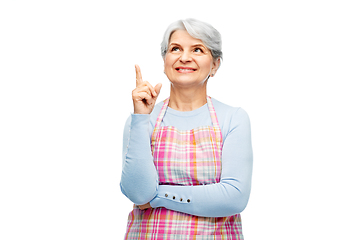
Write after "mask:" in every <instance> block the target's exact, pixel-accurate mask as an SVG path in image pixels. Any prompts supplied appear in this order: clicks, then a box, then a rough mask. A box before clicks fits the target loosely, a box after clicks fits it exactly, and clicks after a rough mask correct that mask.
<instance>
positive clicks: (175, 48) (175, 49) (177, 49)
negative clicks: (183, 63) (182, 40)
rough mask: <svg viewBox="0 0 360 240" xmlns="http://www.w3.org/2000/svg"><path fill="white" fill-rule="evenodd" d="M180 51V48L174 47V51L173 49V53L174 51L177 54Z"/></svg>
mask: <svg viewBox="0 0 360 240" xmlns="http://www.w3.org/2000/svg"><path fill="white" fill-rule="evenodd" d="M179 50H180V48H178V47H173V48H172V49H171V51H173V52H176V51H179Z"/></svg>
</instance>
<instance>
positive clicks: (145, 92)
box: [132, 65, 162, 114]
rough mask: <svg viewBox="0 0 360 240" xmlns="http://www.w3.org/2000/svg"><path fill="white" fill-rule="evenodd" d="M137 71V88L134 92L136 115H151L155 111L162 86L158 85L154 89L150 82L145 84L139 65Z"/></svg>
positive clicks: (136, 66)
mask: <svg viewBox="0 0 360 240" xmlns="http://www.w3.org/2000/svg"><path fill="white" fill-rule="evenodd" d="M135 71H136V88H135V89H134V90H133V91H132V99H133V103H134V114H150V113H151V112H152V110H153V109H154V106H155V103H156V99H157V98H158V96H159V93H160V89H161V86H162V85H161V83H158V84H157V85H156V86H155V87H153V86H151V84H150V83H149V82H146V81H145V82H144V81H143V80H142V76H141V71H140V67H139V66H138V65H135Z"/></svg>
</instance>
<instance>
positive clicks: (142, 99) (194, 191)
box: [120, 19, 252, 239]
mask: <svg viewBox="0 0 360 240" xmlns="http://www.w3.org/2000/svg"><path fill="white" fill-rule="evenodd" d="M161 53H162V57H163V59H164V72H165V74H166V76H167V77H168V78H169V81H170V83H171V84H170V86H171V90H170V97H169V98H168V99H166V100H164V101H163V102H160V103H158V104H155V103H156V100H157V97H158V96H159V92H160V89H161V84H157V85H156V86H155V87H153V86H151V84H149V83H148V82H146V81H143V80H142V76H141V72H140V68H139V66H137V65H136V66H135V69H136V88H135V90H134V91H133V92H132V99H133V104H134V114H131V116H130V117H129V118H128V120H127V122H126V125H125V130H124V147H123V168H122V175H121V182H120V187H121V191H122V192H123V194H124V195H125V196H126V197H128V198H129V199H130V200H131V201H132V202H133V203H134V209H133V210H132V211H131V212H130V214H129V217H128V224H127V231H126V236H125V239H243V234H242V225H241V218H240V212H241V211H243V210H244V208H245V206H246V205H247V202H248V199H249V195H250V185H251V175H252V147H251V137H250V123H249V118H248V115H247V113H246V112H245V111H244V110H243V109H242V108H238V107H237V108H236V107H231V106H229V105H226V104H224V103H221V102H219V101H217V100H215V99H214V98H210V97H209V96H207V91H206V86H207V83H208V80H209V78H210V77H214V76H215V74H216V72H217V70H218V68H219V66H220V61H221V59H222V51H221V36H220V34H219V32H218V31H217V30H216V29H215V28H213V27H212V26H211V25H209V24H207V23H204V22H201V21H198V20H195V19H186V20H180V21H176V22H174V23H172V24H171V25H170V26H169V27H168V29H167V30H166V32H165V34H164V39H163V42H162V44H161Z"/></svg>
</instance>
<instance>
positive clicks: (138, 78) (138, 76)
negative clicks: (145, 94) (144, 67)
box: [135, 64, 143, 86]
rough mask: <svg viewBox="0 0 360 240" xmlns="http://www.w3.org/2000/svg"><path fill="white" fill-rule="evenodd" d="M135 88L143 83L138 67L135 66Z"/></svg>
mask: <svg viewBox="0 0 360 240" xmlns="http://www.w3.org/2000/svg"><path fill="white" fill-rule="evenodd" d="M135 72H136V86H138V85H139V84H140V83H142V82H143V80H142V76H141V71H140V67H139V65H137V64H135Z"/></svg>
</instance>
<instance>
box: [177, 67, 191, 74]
mask: <svg viewBox="0 0 360 240" xmlns="http://www.w3.org/2000/svg"><path fill="white" fill-rule="evenodd" d="M175 69H176V71H177V72H179V73H192V72H195V71H196V69H194V68H189V67H178V68H175Z"/></svg>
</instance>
